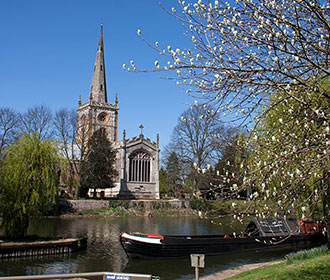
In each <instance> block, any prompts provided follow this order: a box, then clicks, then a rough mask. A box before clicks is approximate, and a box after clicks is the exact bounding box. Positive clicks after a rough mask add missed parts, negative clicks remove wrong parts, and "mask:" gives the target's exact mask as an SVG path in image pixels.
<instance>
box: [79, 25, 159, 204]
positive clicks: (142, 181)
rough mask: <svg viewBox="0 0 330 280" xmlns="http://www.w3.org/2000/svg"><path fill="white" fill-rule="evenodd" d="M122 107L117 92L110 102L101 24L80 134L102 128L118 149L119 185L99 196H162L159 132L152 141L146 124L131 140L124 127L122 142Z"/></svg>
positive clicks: (80, 106)
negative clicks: (119, 128)
mask: <svg viewBox="0 0 330 280" xmlns="http://www.w3.org/2000/svg"><path fill="white" fill-rule="evenodd" d="M118 110H119V108H118V97H117V95H116V96H115V97H114V102H113V104H112V103H110V102H108V96H107V87H106V78H105V63H104V48H103V27H102V26H101V33H100V38H99V43H98V47H97V53H96V59H95V64H94V71H93V77H92V82H91V87H90V92H89V97H88V101H87V102H86V103H82V102H81V97H79V101H78V109H77V130H78V131H77V135H83V134H86V135H87V136H86V140H88V137H90V136H91V135H92V134H93V133H94V132H95V131H97V130H102V132H103V133H104V134H105V135H106V136H107V138H108V140H109V141H110V142H111V144H112V147H113V148H114V149H115V150H116V162H115V166H114V167H115V168H116V170H117V171H118V174H119V175H118V176H117V179H116V182H115V187H114V188H109V189H98V190H97V196H98V197H101V198H103V197H104V198H107V197H109V198H110V197H113V198H120V199H159V172H158V171H159V135H158V134H157V136H156V142H154V141H151V140H150V139H149V138H147V137H145V136H144V135H143V125H140V135H138V136H135V137H133V138H132V139H127V138H126V132H125V130H124V131H123V134H122V140H120V141H119V140H118ZM137 125H138V124H137ZM86 128H87V129H86ZM84 130H86V131H87V133H85V132H84ZM89 193H90V194H91V190H90V192H89ZM90 196H92V195H90Z"/></svg>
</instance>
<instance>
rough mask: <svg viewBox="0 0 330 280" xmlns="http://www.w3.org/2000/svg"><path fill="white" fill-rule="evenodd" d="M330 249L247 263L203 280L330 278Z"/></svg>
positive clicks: (304, 251)
mask: <svg viewBox="0 0 330 280" xmlns="http://www.w3.org/2000/svg"><path fill="white" fill-rule="evenodd" d="M329 262H330V251H329V250H328V249H327V248H326V247H325V246H322V247H317V248H313V249H310V250H301V251H298V252H296V253H290V254H288V255H287V256H286V257H285V259H284V260H278V261H271V262H263V263H254V264H246V265H242V266H239V267H234V268H231V269H228V270H224V271H220V272H218V273H214V274H212V275H208V276H204V277H201V279H202V280H224V279H231V280H258V279H268V280H275V279H286V280H295V279H299V280H305V279H306V280H307V279H309V280H314V279H315V280H318V279H330V266H329Z"/></svg>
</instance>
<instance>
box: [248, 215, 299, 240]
mask: <svg viewBox="0 0 330 280" xmlns="http://www.w3.org/2000/svg"><path fill="white" fill-rule="evenodd" d="M297 233H299V224H298V222H297V220H296V219H284V218H268V219H257V218H253V219H252V220H251V221H250V223H249V224H248V225H247V227H246V229H245V231H244V235H247V236H283V235H290V234H297Z"/></svg>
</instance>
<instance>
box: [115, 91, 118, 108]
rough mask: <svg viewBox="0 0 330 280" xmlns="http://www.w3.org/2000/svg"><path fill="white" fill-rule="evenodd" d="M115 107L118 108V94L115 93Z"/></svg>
mask: <svg viewBox="0 0 330 280" xmlns="http://www.w3.org/2000/svg"><path fill="white" fill-rule="evenodd" d="M115 106H116V107H118V94H117V93H116V97H115Z"/></svg>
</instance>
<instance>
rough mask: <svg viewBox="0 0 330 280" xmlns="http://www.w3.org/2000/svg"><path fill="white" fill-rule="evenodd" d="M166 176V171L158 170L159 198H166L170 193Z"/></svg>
mask: <svg viewBox="0 0 330 280" xmlns="http://www.w3.org/2000/svg"><path fill="white" fill-rule="evenodd" d="M166 175H167V174H166V171H165V170H164V168H162V167H161V168H160V169H159V193H160V195H161V197H164V196H166V195H167V194H168V193H169V191H170V189H169V188H168V185H167V182H166Z"/></svg>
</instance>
